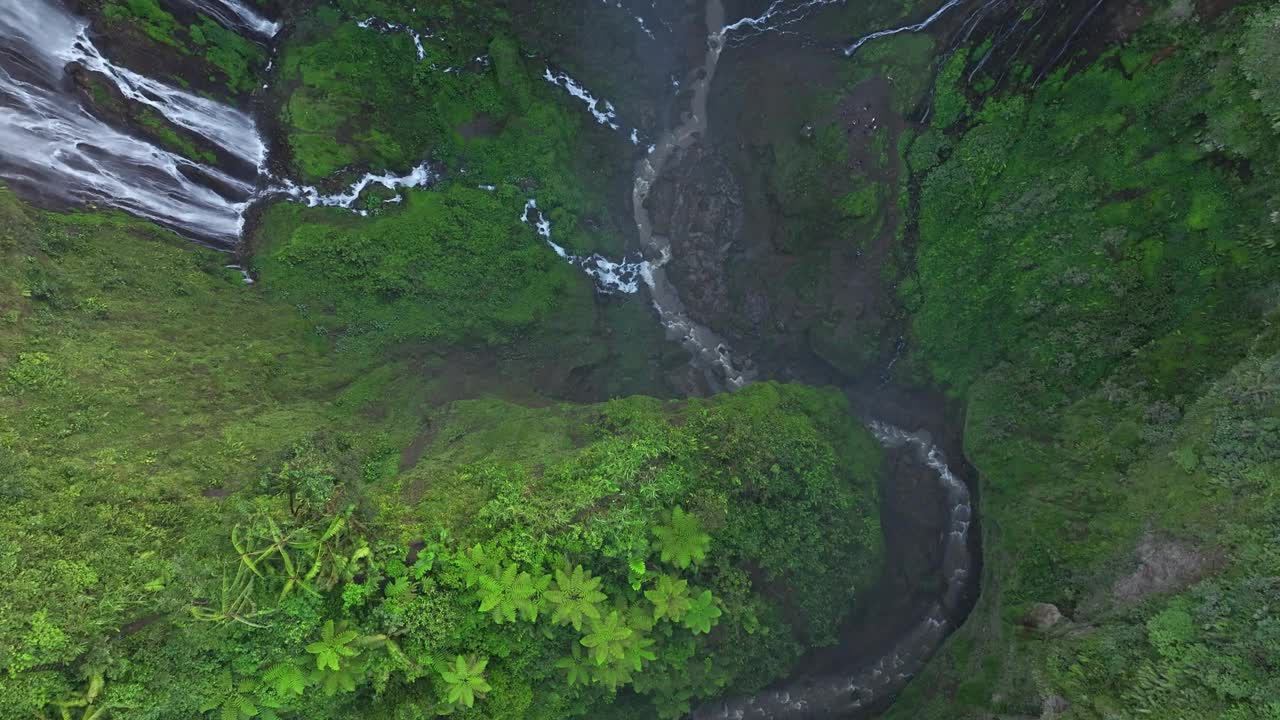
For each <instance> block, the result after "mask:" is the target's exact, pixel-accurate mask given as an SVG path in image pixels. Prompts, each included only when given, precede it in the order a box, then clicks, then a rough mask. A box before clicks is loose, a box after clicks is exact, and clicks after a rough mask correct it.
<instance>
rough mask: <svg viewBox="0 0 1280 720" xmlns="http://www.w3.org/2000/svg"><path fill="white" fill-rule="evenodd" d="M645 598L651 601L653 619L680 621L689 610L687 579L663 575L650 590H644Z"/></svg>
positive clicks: (655, 620)
mask: <svg viewBox="0 0 1280 720" xmlns="http://www.w3.org/2000/svg"><path fill="white" fill-rule="evenodd" d="M644 596H645V598H646V599H647V600H648V601H649V602H651V603H653V620H654V622H657V621H658V620H661V619H663V618H666V619H668V620H670V621H671V622H680V620H681V618H683V617H684V614H685V613H686V612H687V611H688V610H689V581H688V580H680V579H676V578H673V577H671V576H670V575H663V576H661V577H659V578H658V584H657V585H656V586H654V588H653V589H652V590H645V591H644Z"/></svg>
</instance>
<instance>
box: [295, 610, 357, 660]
mask: <svg viewBox="0 0 1280 720" xmlns="http://www.w3.org/2000/svg"><path fill="white" fill-rule="evenodd" d="M359 635H360V634H359V633H357V632H356V631H355V630H347V629H346V622H343V623H342V624H341V625H338V626H336V627H335V626H334V624H333V621H332V620H327V621H325V624H324V629H323V630H321V631H320V639H319V640H317V641H315V642H313V643H311V644H310V645H308V646H307V652H309V653H311V654H312V655H315V656H316V669H317V670H324V669H325V668H328V669H330V670H337V669H339V665H340V664H341V662H342V658H353V657H355V656H357V655H359V654H360V651H359V650H357V649H355V648H353V647H351V642H352V641H353V640H355V639H356V638H357V637H359Z"/></svg>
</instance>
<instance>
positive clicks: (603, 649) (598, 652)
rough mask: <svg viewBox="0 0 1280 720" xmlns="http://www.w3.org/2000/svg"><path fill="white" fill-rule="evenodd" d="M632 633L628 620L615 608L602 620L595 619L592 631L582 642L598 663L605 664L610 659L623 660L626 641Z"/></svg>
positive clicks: (592, 623)
mask: <svg viewBox="0 0 1280 720" xmlns="http://www.w3.org/2000/svg"><path fill="white" fill-rule="evenodd" d="M631 633H632V630H631V628H629V627H627V624H626V621H624V620H623V619H622V617H621V616H619V615H618V611H617V610H614V611H613V612H611V613H609V616H608V617H606V618H604V619H602V620H593V621H592V622H591V632H590V633H588V634H587V635H586V636H585V637H583V638H582V640H581V641H580V642H581V643H582V645H583V647H585V648H587V649H588V650H590V651H591V657H592V659H594V660H595V661H596V664H597V665H604V664H605V663H607V662H609V661H610V660H621V659H623V658H624V657H625V656H626V652H627V646H626V641H627V638H629V637H631Z"/></svg>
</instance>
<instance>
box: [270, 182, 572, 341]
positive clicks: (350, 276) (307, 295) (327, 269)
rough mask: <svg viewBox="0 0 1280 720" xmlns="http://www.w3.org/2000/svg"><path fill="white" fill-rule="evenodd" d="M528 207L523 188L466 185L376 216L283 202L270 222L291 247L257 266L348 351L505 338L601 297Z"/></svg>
mask: <svg viewBox="0 0 1280 720" xmlns="http://www.w3.org/2000/svg"><path fill="white" fill-rule="evenodd" d="M523 204H524V203H523V201H522V200H521V199H520V198H519V197H516V196H515V195H514V193H513V192H512V191H508V192H504V193H501V194H499V193H489V192H485V191H483V190H478V189H475V188H469V187H466V186H463V185H461V184H457V183H454V184H451V185H450V186H449V187H447V188H444V189H442V190H440V191H431V192H410V193H408V195H407V201H406V202H405V203H403V205H404V206H403V208H401V209H399V210H397V211H395V212H393V213H389V214H387V215H385V216H383V217H379V218H376V219H374V220H372V221H368V220H364V219H362V218H359V217H358V216H353V215H352V214H351V213H350V212H349V211H346V210H340V209H318V210H306V209H303V208H301V207H299V206H297V205H293V204H285V205H277V206H276V207H274V208H273V209H272V210H271V214H270V216H269V217H268V218H267V220H266V226H267V227H269V228H271V229H272V231H273V232H279V235H277V236H276V237H277V238H279V240H280V241H279V242H278V244H275V245H273V246H271V247H270V248H267V249H266V251H265V252H264V253H262V254H261V255H260V258H259V260H258V261H257V265H258V267H259V268H260V269H261V270H262V272H263V273H264V276H265V277H266V278H267V279H268V281H269V282H270V283H271V287H272V290H273V293H275V294H276V295H278V296H279V297H281V298H286V299H288V300H290V301H291V302H294V303H297V304H299V305H305V306H306V307H305V313H306V314H307V316H308V317H309V318H313V319H314V321H315V322H316V324H317V327H318V328H326V329H331V330H332V331H333V332H334V333H335V335H336V336H337V337H340V338H341V341H342V342H343V343H346V344H350V343H362V342H369V341H372V342H383V343H385V342H404V341H408V340H416V341H430V342H436V343H442V344H448V343H456V342H458V341H461V340H475V339H485V340H489V341H490V342H493V343H496V342H498V341H500V340H503V339H505V338H506V337H507V336H508V335H509V334H510V332H511V331H512V330H513V329H517V328H521V327H524V326H528V325H530V324H532V323H533V322H534V321H536V320H538V319H541V318H543V317H545V316H546V315H548V314H549V313H551V312H552V311H554V310H557V309H561V305H562V296H564V295H568V294H573V295H578V296H582V295H589V294H590V292H591V290H590V287H589V283H588V281H587V280H586V278H585V277H583V276H582V273H581V272H580V271H579V270H577V269H576V268H574V267H572V266H571V265H569V264H568V263H565V262H564V261H562V260H560V259H559V258H558V257H556V256H555V254H554V253H552V252H551V251H550V250H549V249H548V248H547V247H546V245H545V244H544V243H543V242H542V241H541V238H539V237H537V235H536V234H535V233H534V231H533V229H532V228H531V227H529V226H527V225H524V224H522V223H520V222H519V221H518V220H517V219H516V215H517V214H518V208H520V207H521V206H523ZM281 227H283V228H288V230H284V231H277V230H275V229H276V228H281ZM285 232H288V235H285Z"/></svg>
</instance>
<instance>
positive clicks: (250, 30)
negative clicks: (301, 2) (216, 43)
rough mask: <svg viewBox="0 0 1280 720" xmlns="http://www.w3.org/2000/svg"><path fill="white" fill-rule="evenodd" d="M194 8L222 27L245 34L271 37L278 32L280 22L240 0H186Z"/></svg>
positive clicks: (265, 37)
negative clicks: (272, 19)
mask: <svg viewBox="0 0 1280 720" xmlns="http://www.w3.org/2000/svg"><path fill="white" fill-rule="evenodd" d="M186 2H187V4H188V5H190V6H191V7H193V8H195V9H196V10H198V11H200V12H202V13H204V14H205V15H208V16H209V17H211V18H213V19H214V20H217V21H218V22H219V23H221V24H222V25H223V26H224V27H227V28H229V29H231V30H238V31H240V32H242V33H243V34H245V35H250V36H255V37H259V38H262V39H267V40H269V39H271V38H273V37H275V36H276V34H277V33H279V32H280V23H278V22H272V21H271V20H268V19H266V18H264V17H262V16H261V15H259V14H258V13H257V12H255V11H254V10H253V8H250V7H248V6H246V5H245V4H244V3H243V2H241V1H240V0H186Z"/></svg>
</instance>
